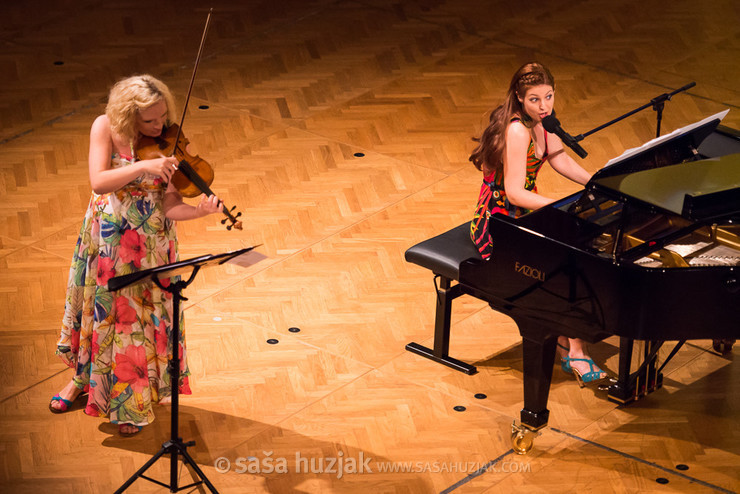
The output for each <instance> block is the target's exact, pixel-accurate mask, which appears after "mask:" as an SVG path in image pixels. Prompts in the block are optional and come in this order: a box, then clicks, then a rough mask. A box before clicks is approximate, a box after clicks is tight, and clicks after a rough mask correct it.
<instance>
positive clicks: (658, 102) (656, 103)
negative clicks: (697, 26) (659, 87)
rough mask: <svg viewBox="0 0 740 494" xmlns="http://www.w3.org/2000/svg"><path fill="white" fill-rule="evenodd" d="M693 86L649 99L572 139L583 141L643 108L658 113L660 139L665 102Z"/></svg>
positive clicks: (692, 84) (694, 83) (658, 134)
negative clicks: (643, 103) (651, 109)
mask: <svg viewBox="0 0 740 494" xmlns="http://www.w3.org/2000/svg"><path fill="white" fill-rule="evenodd" d="M694 86H696V82H690V83H688V84H686V85H685V86H683V87H681V88H678V89H676V90H675V91H673V92H671V93H663V94H661V95H660V96H657V97H655V98H653V99H651V100H650V103H647V104H645V105H642V106H641V107H639V108H635V109H634V110H632V111H630V112H627V113H625V114H624V115H622V116H621V117H617V118H615V119H614V120H612V121H611V122H607V123H605V124H604V125H599V126H598V127H596V128H595V129H592V130H589V131H588V132H586V133H584V134H578V135H577V136H574V137H573V138H574V139H575V141H576V142H578V141H582V140H583V139H585V138H586V137H588V136H590V135H591V134H593V133H595V132H598V131H600V130H602V129H605V128H606V127H609V126H610V125H612V124H615V123H617V122H619V121H620V120H624V119H625V118H627V117H629V116H631V115H634V114H635V113H637V112H639V111H642V110H644V109H645V108H649V107H652V108H653V110H655V111H656V112H658V127H657V130H656V136H655V137H660V121H661V119H662V116H663V106H664V105H665V102H666V101H670V99H671V97H672V96H673V95H674V94H677V93H680V92H682V91H686V90H688V89H691V88H692V87H694Z"/></svg>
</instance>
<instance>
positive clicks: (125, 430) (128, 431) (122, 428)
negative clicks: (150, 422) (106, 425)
mask: <svg viewBox="0 0 740 494" xmlns="http://www.w3.org/2000/svg"><path fill="white" fill-rule="evenodd" d="M140 431H141V426H140V425H134V424H118V433H119V434H120V435H122V436H123V437H130V436H133V435H134V434H138V433H139V432H140Z"/></svg>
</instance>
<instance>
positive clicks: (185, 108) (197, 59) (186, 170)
mask: <svg viewBox="0 0 740 494" xmlns="http://www.w3.org/2000/svg"><path fill="white" fill-rule="evenodd" d="M211 14H213V8H211V9H210V10H209V11H208V17H206V25H205V27H204V28H203V36H202V37H201V38H200V46H199V47H198V55H196V57H195V65H194V66H193V75H192V76H191V77H190V86H188V93H187V95H186V96H185V104H184V106H183V108H182V116H181V117H180V125H179V127H178V128H177V134H176V135H175V145H174V146H172V152H173V154H174V153H175V150H176V149H177V146H178V144H179V143H180V137H181V136H182V126H183V124H184V123H185V114H186V113H187V111H188V104H189V103H190V94H191V93H192V92H193V85H194V84H195V75H196V74H197V73H198V65H200V57H201V55H202V54H203V46H204V45H205V43H206V36H208V27H209V26H210V25H211ZM182 164H184V165H187V166H182V172H183V173H184V174H185V176H187V177H188V179H190V181H191V182H193V183H194V184H195V185H196V186H197V187H198V188H199V189H200V190H202V191H204V190H207V189H208V185H206V184H205V182H203V180H202V179H201V177H200V175H198V174H197V173H195V171H194V170H192V168H190V165H189V164H188V163H187V161H186V162H184V163H182ZM191 172H192V173H191ZM204 185H205V187H204ZM235 208H236V206H233V207H232V208H231V210H229V209H228V208H227V207H226V206H225V205H224V206H223V208H222V209H223V213H224V214H225V215H226V216H227V217H228V218H224V219H223V221H221V223H222V224H226V220H227V219H230V220H231V224H230V225H227V226H226V229H228V230H231V228H232V227H233V228H236V229H237V230H241V229H242V222H241V221H238V220H237V218H238V217H239V216H241V213H237V215H236V216H234V215H232V214H231V212H232V211H233V210H234V209H235Z"/></svg>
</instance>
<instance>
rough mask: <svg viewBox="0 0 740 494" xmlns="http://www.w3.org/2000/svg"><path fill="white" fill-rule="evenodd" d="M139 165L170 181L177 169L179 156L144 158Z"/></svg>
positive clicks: (146, 170) (152, 173) (150, 172)
mask: <svg viewBox="0 0 740 494" xmlns="http://www.w3.org/2000/svg"><path fill="white" fill-rule="evenodd" d="M139 166H141V167H142V168H143V169H144V171H145V172H146V173H149V174H150V175H154V176H156V177H160V178H162V180H164V181H165V182H169V181H170V179H171V178H172V175H173V174H174V173H175V172H176V171H177V158H175V157H174V156H169V157H162V158H154V159H150V160H142V161H139Z"/></svg>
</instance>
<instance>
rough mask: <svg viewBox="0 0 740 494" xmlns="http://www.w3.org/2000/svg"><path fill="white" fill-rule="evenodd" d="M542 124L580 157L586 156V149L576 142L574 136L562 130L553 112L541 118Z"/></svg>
mask: <svg viewBox="0 0 740 494" xmlns="http://www.w3.org/2000/svg"><path fill="white" fill-rule="evenodd" d="M542 126H543V127H544V128H545V130H546V131H548V132H549V133H551V134H555V135H556V136H558V137H559V138H560V139H561V140H562V141H563V144H565V145H566V146H568V147H569V148H571V149H572V150H573V151H575V153H576V154H577V155H578V156H580V157H581V158H585V157H586V156H588V153H587V152H586V150H585V149H583V148H582V147H581V145H580V144H578V141H576V139H575V137H573V136H572V135H570V134H568V133H567V132H566V131H565V130H563V128H562V127H561V126H560V120H558V119H557V118H556V117H555V115H554V114H552V115H548V116H546V117H545V118H543V119H542Z"/></svg>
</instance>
